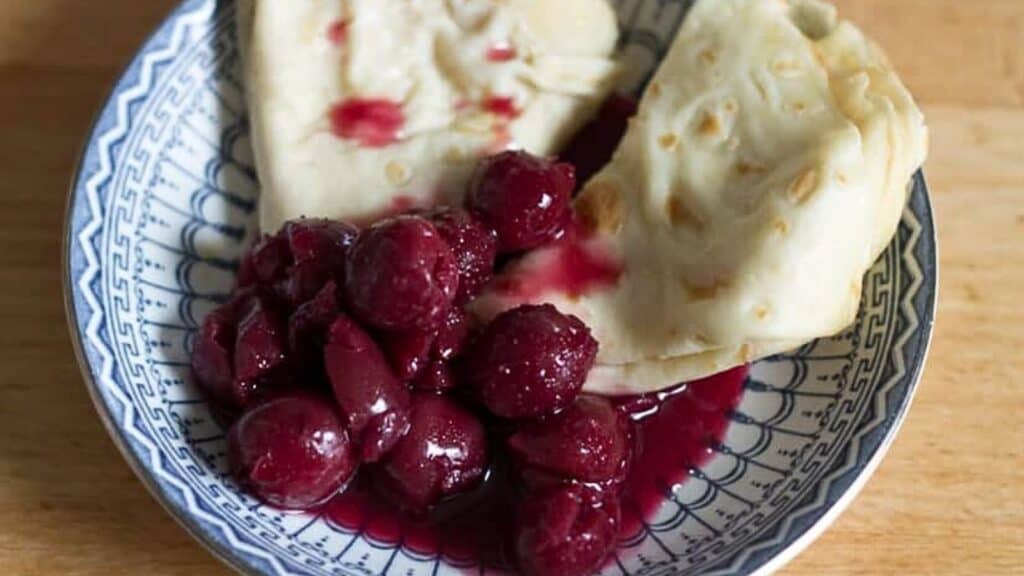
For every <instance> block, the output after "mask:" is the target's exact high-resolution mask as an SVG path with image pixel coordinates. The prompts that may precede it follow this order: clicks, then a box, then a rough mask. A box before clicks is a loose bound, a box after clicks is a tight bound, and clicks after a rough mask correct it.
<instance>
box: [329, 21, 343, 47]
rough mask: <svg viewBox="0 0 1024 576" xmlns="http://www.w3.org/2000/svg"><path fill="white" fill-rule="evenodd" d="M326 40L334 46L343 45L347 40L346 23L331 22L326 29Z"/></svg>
mask: <svg viewBox="0 0 1024 576" xmlns="http://www.w3.org/2000/svg"><path fill="white" fill-rule="evenodd" d="M327 40H328V41H329V42H330V43H331V44H333V45H335V46H342V45H343V44H345V41H346V40H348V22H347V21H345V20H335V21H334V22H331V25H330V26H328V27H327Z"/></svg>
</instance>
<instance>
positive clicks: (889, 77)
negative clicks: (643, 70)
mask: <svg viewBox="0 0 1024 576" xmlns="http://www.w3.org/2000/svg"><path fill="white" fill-rule="evenodd" d="M926 149H927V130H926V128H925V125H924V119H923V117H922V114H921V112H920V111H919V109H918V108H917V106H916V104H915V103H914V100H913V98H912V97H911V95H910V93H909V92H908V91H907V89H906V88H905V87H904V85H903V84H902V83H901V82H900V80H899V78H898V77H897V75H896V73H895V72H894V71H893V69H892V67H891V66H890V64H889V62H888V60H887V59H886V57H885V55H884V54H883V53H882V51H881V50H880V49H879V48H878V47H877V46H875V45H874V44H873V43H871V42H870V41H869V40H868V39H867V38H865V37H864V35H863V34H862V33H861V32H860V31H859V30H858V29H857V28H855V27H854V26H853V25H852V24H850V23H848V22H839V21H838V20H837V18H836V12H835V9H834V8H832V7H831V6H830V5H828V4H825V3H823V2H818V1H812V0H802V1H795V2H790V3H788V4H787V3H785V2H780V1H775V0H700V1H698V2H697V4H696V5H695V6H694V7H693V8H692V10H691V12H690V14H689V15H688V16H687V19H686V21H685V23H684V25H683V26H682V28H681V30H680V32H679V33H678V36H677V38H676V39H675V41H674V42H673V44H672V46H671V48H670V50H669V52H668V54H667V55H666V57H665V58H664V60H663V61H662V63H661V65H660V68H659V69H658V70H657V72H656V73H655V75H654V77H653V79H652V80H651V82H650V84H649V85H648V88H647V90H646V93H645V94H644V96H643V99H642V101H641V103H640V109H639V112H638V114H637V116H636V117H635V118H634V119H633V120H632V121H631V123H630V126H629V129H628V130H627V133H626V135H625V136H624V138H623V140H622V142H621V144H620V145H619V148H618V150H617V151H616V153H615V155H614V157H613V159H612V161H611V163H610V164H609V165H608V166H607V167H605V168H604V169H603V170H602V171H601V172H599V173H598V174H597V175H596V176H595V177H594V178H593V179H592V180H591V181H589V182H588V183H587V184H586V186H585V188H584V190H583V192H582V193H581V195H580V196H579V198H578V199H577V201H576V209H577V212H578V214H579V215H580V218H581V220H582V221H583V222H584V223H585V224H586V225H587V226H588V227H589V229H590V230H591V232H592V236H591V237H589V238H588V239H587V240H586V241H585V242H584V243H583V245H584V246H585V248H586V249H587V250H590V251H592V252H596V253H601V254H605V255H606V257H607V258H609V259H611V260H614V261H615V262H617V263H618V265H619V266H620V267H621V274H620V275H619V276H618V278H617V280H616V281H615V282H614V283H612V284H611V285H608V286H592V287H590V289H589V290H583V291H574V292H572V293H569V292H567V291H565V290H559V289H553V290H548V291H546V292H541V293H531V294H528V295H526V296H524V295H523V294H520V293H516V292H515V291H509V290H506V289H504V288H502V287H507V286H515V285H522V284H523V283H524V282H527V283H528V279H529V278H530V277H531V276H539V275H544V274H546V271H545V270H544V267H545V266H548V265H549V263H550V261H551V260H552V258H551V257H550V255H548V254H545V252H544V251H540V252H538V253H534V254H531V255H530V256H528V257H527V258H525V259H524V260H523V261H521V262H519V263H518V264H516V265H514V266H512V267H511V269H510V270H509V271H508V272H507V275H506V277H505V278H499V280H498V282H497V283H496V284H495V286H496V288H493V289H492V290H491V291H490V292H489V293H488V294H486V295H485V296H484V297H483V298H482V299H481V300H479V301H478V302H477V304H476V307H475V310H476V312H477V313H478V314H479V315H481V316H483V317H485V318H487V317H490V316H493V315H494V314H496V313H497V312H499V311H501V310H504V309H507V308H510V307H513V306H516V305H519V304H522V303H524V302H549V303H552V304H555V305H556V306H557V307H558V308H559V309H560V310H561V311H562V312H564V313H569V314H574V315H576V316H578V317H579V318H581V319H582V320H583V321H584V322H586V323H587V325H588V326H590V328H591V329H592V330H593V332H594V336H595V338H596V339H597V340H598V342H599V343H600V352H599V355H598V366H597V368H595V370H594V371H593V373H592V374H591V377H590V379H589V380H588V382H587V384H586V389H587V390H589V391H591V392H599V393H606V394H623V393H638V392H645V391H651V390H657V389H660V388H664V387H666V386H669V385H672V384H675V383H678V382H681V381H685V380H689V379H693V378H699V377H702V376H706V375H709V374H712V373H715V372H719V371H721V370H724V369H727V368H730V367H732V366H735V365H738V364H741V363H745V362H749V361H752V360H756V359H758V358H761V357H764V356H767V355H770V354H774V353H778V352H782V351H785V350H787V349H790V348H793V347H795V346H798V345H800V344H801V343H804V342H807V341H809V340H812V339H815V338H819V337H823V336H829V335H832V334H835V333H837V332H839V331H841V330H842V329H844V328H845V327H846V326H848V325H849V324H850V323H851V322H852V321H853V320H854V318H855V315H856V313H857V309H858V304H859V301H860V295H861V290H862V281H863V276H864V273H865V272H866V271H867V269H868V268H869V267H870V266H871V265H872V263H873V262H874V260H875V259H876V258H877V257H878V255H879V254H880V253H881V252H882V250H883V249H884V248H885V247H886V246H887V245H888V243H889V241H890V240H891V239H892V237H893V235H894V233H895V231H896V227H897V225H898V223H899V220H900V216H901V213H902V210H903V207H904V205H905V203H906V200H907V193H908V192H907V191H908V187H907V185H908V181H909V180H910V178H911V176H912V175H913V173H914V172H915V171H916V170H917V169H918V167H919V166H921V164H922V162H923V161H924V159H925V155H926ZM560 249H561V248H558V247H555V248H550V249H548V250H549V251H556V250H560ZM510 280H511V281H510Z"/></svg>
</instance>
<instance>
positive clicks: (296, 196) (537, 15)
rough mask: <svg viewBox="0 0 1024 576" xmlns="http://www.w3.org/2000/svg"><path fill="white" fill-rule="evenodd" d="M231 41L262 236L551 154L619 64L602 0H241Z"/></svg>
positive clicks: (398, 203)
mask: <svg viewBox="0 0 1024 576" xmlns="http://www.w3.org/2000/svg"><path fill="white" fill-rule="evenodd" d="M239 39H240V44H241V48H242V52H243V57H244V58H243V59H244V63H245V64H244V65H245V76H246V87H247V93H248V100H249V111H250V120H251V124H252V137H253V145H254V149H255V156H256V164H257V169H258V172H259V176H260V180H261V185H262V194H261V196H260V225H261V228H262V229H263V230H264V231H266V232H272V231H274V230H276V229H277V228H278V227H279V226H280V225H281V224H282V223H283V222H285V221H286V220H288V219H291V218H295V217H299V216H310V217H314V216H315V217H329V218H345V219H349V220H357V221H359V220H364V221H369V220H373V219H375V218H377V217H380V216H382V215H386V214H388V213H391V212H396V211H400V210H403V209H409V208H413V207H417V206H430V205H433V204H437V203H448V204H458V203H460V201H461V199H462V196H463V195H464V193H465V184H466V181H467V180H468V177H469V175H470V173H471V171H472V168H473V166H474V164H475V162H476V160H478V159H479V158H480V157H481V156H483V155H486V154H489V153H494V152H497V151H499V150H502V149H506V148H525V149H526V150H528V151H530V152H533V153H535V154H542V155H545V154H551V153H553V152H555V151H556V150H558V149H559V148H560V147H561V146H562V145H564V143H565V141H566V140H567V138H568V137H570V136H571V135H572V134H573V133H574V132H575V131H576V130H577V129H578V128H579V127H580V126H581V125H582V124H583V123H584V122H586V121H587V119H588V118H589V116H590V115H591V114H592V112H593V111H594V110H595V109H596V107H597V106H598V105H599V104H600V103H601V101H602V100H603V99H604V97H605V96H606V94H607V93H608V91H609V90H610V88H611V87H612V85H613V83H614V79H615V76H616V72H617V65H616V63H615V62H614V61H613V60H612V59H611V58H610V54H611V53H612V51H613V50H614V48H615V45H616V43H617V39H618V29H617V24H616V21H615V15H614V13H613V12H612V10H611V8H610V7H609V5H608V4H607V2H606V1H605V0H571V1H560V2H558V3H550V2H543V1H542V0H504V1H500V0H405V1H402V0H245V1H243V2H241V3H240V5H239ZM356 101H358V102H364V103H365V102H366V101H370V102H372V103H375V104H374V106H376V107H375V108H368V107H367V106H363V108H360V109H359V110H361V112H360V114H361V116H360V119H359V122H364V123H363V124H360V123H358V122H356V123H355V124H353V121H351V120H349V121H348V122H349V125H352V126H354V127H352V128H350V129H346V128H345V127H344V125H343V126H342V128H341V129H340V130H339V129H338V124H337V122H338V120H337V118H349V116H338V115H337V114H338V113H337V111H338V110H342V105H343V104H345V103H351V102H356ZM382 101H383V102H385V103H386V104H389V105H390V106H391V107H390V108H388V107H383V108H381V106H380V105H379V103H380V102H382ZM365 122H369V123H370V126H369V127H367V126H366V124H365ZM374 122H376V123H377V124H376V125H378V126H383V129H388V130H391V131H392V132H393V134H390V133H388V132H382V130H383V129H378V128H374ZM339 134H341V135H339Z"/></svg>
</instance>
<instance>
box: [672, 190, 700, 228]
mask: <svg viewBox="0 0 1024 576" xmlns="http://www.w3.org/2000/svg"><path fill="white" fill-rule="evenodd" d="M665 210H666V211H667V212H668V220H669V222H671V223H672V225H673V226H686V227H688V228H694V229H696V230H700V229H701V228H703V227H704V221H703V220H702V219H701V218H700V217H699V216H697V214H696V213H694V211H693V210H690V207H689V206H687V205H686V201H685V200H683V199H682V198H680V197H679V196H678V195H674V196H669V199H668V202H666V205H665Z"/></svg>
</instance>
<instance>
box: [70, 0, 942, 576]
mask: <svg viewBox="0 0 1024 576" xmlns="http://www.w3.org/2000/svg"><path fill="white" fill-rule="evenodd" d="M615 5H616V7H617V9H618V13H619V15H620V17H621V24H622V28H623V30H624V35H623V36H624V44H623V47H622V48H623V53H624V57H626V58H629V59H631V60H632V61H633V62H634V63H635V64H636V65H635V66H631V67H630V68H631V70H633V71H634V72H635V73H636V77H634V78H631V79H629V80H630V82H631V83H632V87H633V88H638V87H640V86H642V85H643V84H644V83H645V81H646V78H647V75H648V74H649V72H650V70H653V68H654V65H655V64H656V63H657V61H658V59H660V57H661V55H662V54H663V51H664V49H665V47H666V45H667V42H668V40H669V39H671V37H672V36H673V33H674V31H675V30H676V28H677V27H678V26H679V24H680V23H681V22H682V20H683V18H684V16H685V13H686V10H687V9H688V7H689V5H690V2H688V1H666V0H622V1H619V2H616V3H615ZM232 26H233V5H232V3H231V2H227V1H215V0H189V1H187V2H185V3H184V4H182V5H181V6H180V7H179V8H178V9H177V10H176V11H175V12H174V14H172V15H171V17H170V18H169V19H168V21H167V22H166V23H165V24H164V25H163V26H161V28H160V29H159V30H158V31H157V32H156V33H155V34H154V36H153V37H152V38H151V39H150V40H149V41H148V42H147V44H146V46H145V48H144V49H143V50H142V51H141V52H140V53H139V55H138V56H137V57H136V58H135V60H134V61H133V62H132V63H131V64H130V65H129V67H128V69H127V70H126V71H125V73H124V75H123V76H122V78H121V79H120V80H119V82H118V83H117V85H116V87H115V88H114V91H113V95H112V97H111V98H110V99H109V101H108V103H107V104H106V105H105V106H104V108H103V110H102V111H101V113H100V115H99V116H98V118H97V121H96V126H95V128H94V131H93V134H92V136H91V137H90V140H89V144H88V146H87V148H86V150H85V153H84V155H83V158H82V161H81V166H80V169H79V173H78V177H77V178H76V182H75V184H74V188H73V189H72V192H71V196H70V198H69V204H68V214H67V231H66V238H65V242H66V246H65V271H66V278H65V282H66V286H65V293H66V299H67V307H68V316H69V323H70V326H71V330H72V333H73V334H72V336H73V338H72V340H73V341H74V343H75V346H76V352H77V353H78V355H79V360H80V363H81V365H82V368H83V374H84V375H85V377H86V381H87V383H88V387H89V390H90V393H91V394H92V396H93V399H94V402H95V403H96V406H97V409H98V411H99V412H100V414H101V416H102V417H103V420H104V423H105V424H106V426H107V428H108V430H109V431H110V433H111V436H112V437H113V438H114V440H115V442H116V443H117V444H118V446H119V448H120V449H121V450H122V452H123V453H124V454H125V457H126V459H127V460H128V461H129V463H130V464H131V465H132V466H133V468H134V469H135V471H136V472H137V474H138V475H139V477H140V478H141V479H142V480H143V481H144V483H145V484H146V485H147V487H148V488H149V489H150V490H151V491H152V492H153V494H154V495H155V496H156V497H157V499H158V500H159V501H161V502H162V503H163V504H164V505H165V506H166V507H167V508H168V509H169V511H170V512H171V514H172V515H173V516H174V517H175V518H177V519H178V520H179V521H180V522H181V523H182V524H183V525H184V526H185V527H186V528H187V529H188V530H189V531H190V532H191V533H192V534H193V535H195V536H196V537H197V538H198V539H199V540H200V541H202V542H203V543H204V544H205V545H206V546H207V547H208V548H210V549H211V551H213V552H214V553H215V554H217V555H218V556H220V557H221V558H222V559H224V560H225V561H226V562H228V563H230V564H231V565H233V566H234V567H236V568H237V569H239V570H242V571H244V572H248V573H253V574H339V575H346V574H368V575H376V574H409V575H413V574H421V573H422V574H426V573H437V572H438V571H441V572H445V571H447V570H449V568H450V565H449V564H446V563H445V562H444V561H445V559H443V558H439V557H438V558H434V557H431V558H426V557H420V556H417V555H415V554H411V553H409V552H407V551H404V550H400V549H396V548H393V547H389V546H382V545H379V544H375V543H374V542H372V541H369V540H367V539H366V538H364V537H362V535H360V534H358V533H356V534H353V533H348V532H345V531H343V530H340V529H339V528H338V527H335V526H331V525H329V524H328V523H326V522H324V521H323V520H322V519H319V518H316V517H310V516H303V515H283V514H280V513H277V512H275V511H273V510H269V509H265V508H263V507H261V506H260V505H259V504H258V503H256V502H254V501H252V500H251V499H249V498H248V497H247V496H246V495H245V494H244V493H242V492H240V491H238V490H236V489H235V487H234V486H233V485H232V484H231V482H230V480H229V479H227V478H226V477H225V476H224V474H223V438H222V433H221V431H220V429H219V428H218V427H217V425H216V423H215V422H214V420H213V418H212V417H211V416H210V415H209V414H208V412H207V411H206V407H205V404H204V403H203V402H202V400H201V398H200V397H199V395H198V394H197V393H196V390H195V388H194V386H193V385H192V383H191V382H190V381H189V376H188V374H187V368H186V367H187V355H188V350H189V349H190V346H191V336H192V334H193V333H194V329H195V327H196V326H197V324H198V322H199V321H200V320H201V318H202V316H203V315H204V314H205V313H206V311H208V310H209V309H210V307H212V306H213V305H215V304H216V302H217V301H218V300H219V299H221V298H222V297H223V294H224V292H225V291H226V289H227V287H228V286H229V285H230V282H231V278H230V275H231V270H233V269H234V264H235V258H236V257H237V255H238V253H239V251H240V250H241V248H242V247H243V246H244V245H245V244H246V243H247V241H248V240H249V239H250V238H251V236H252V234H253V232H254V228H255V222H254V218H253V210H254V200H255V194H256V190H257V184H256V182H255V172H254V170H253V169H252V161H251V157H250V154H251V152H250V151H249V147H248V140H247V138H248V126H247V124H246V119H245V114H244V102H243V100H242V95H241V93H242V91H241V85H240V82H239V80H238V77H237V53H236V48H235V46H234V34H233V30H232ZM912 187H913V189H912V194H911V200H910V203H909V205H908V207H907V210H906V212H905V214H904V218H903V221H902V223H901V225H900V229H899V231H898V234H897V237H896V238H895V240H894V242H893V245H892V246H891V247H890V249H889V250H888V251H887V252H886V253H885V255H883V257H882V258H881V259H880V260H879V262H878V263H877V264H876V266H875V267H874V268H873V269H872V271H871V272H869V274H868V277H867V278H866V282H865V290H864V302H863V303H862V307H861V314H860V315H859V317H858V321H857V323H856V324H855V325H854V326H853V327H852V328H851V329H850V330H849V331H847V332H846V333H844V334H843V335H840V336H838V337H836V338H832V339H827V340H821V341H818V342H815V343H812V344H809V345H807V346H805V347H803V348H801V349H800V350H797V351H795V352H793V353H790V354H783V355H780V356H778V357H775V358H770V359H767V360H765V361H762V362H759V363H758V364H757V365H756V366H755V367H754V370H753V372H752V377H751V379H750V380H749V381H748V383H747V392H746V395H745V397H744V400H743V403H742V404H741V405H740V407H739V409H738V411H737V412H736V414H735V415H734V417H733V424H732V426H731V427H730V430H729V433H728V436H727V438H726V440H725V442H724V443H723V445H722V446H719V447H717V452H718V454H717V455H716V457H715V458H713V459H712V460H711V461H710V462H709V463H708V465H706V466H704V467H702V468H701V469H700V470H695V471H694V472H693V475H692V478H691V479H690V480H689V481H688V482H686V483H684V484H682V485H680V486H676V487H672V490H671V492H670V493H667V494H666V504H665V506H663V507H662V509H661V510H660V511H659V512H658V514H657V515H656V517H655V518H653V519H652V520H651V521H650V522H649V523H648V524H647V525H646V526H645V527H644V529H643V530H642V531H641V532H640V533H638V534H636V535H634V536H633V537H630V538H626V539H625V540H624V541H623V543H622V546H621V547H620V550H619V553H618V555H617V558H616V560H617V563H616V565H615V566H614V567H612V568H610V569H609V573H616V574H649V575H666V576H667V575H682V574H697V573H700V574H722V575H733V574H748V573H753V572H755V571H757V570H759V569H760V568H762V567H764V566H766V565H768V564H769V563H770V562H771V561H772V560H773V559H775V558H776V557H778V556H779V555H780V554H783V553H784V552H785V551H787V550H789V549H791V548H792V547H794V546H796V545H798V544H799V542H800V541H801V538H802V537H804V536H805V535H806V534H809V533H811V532H812V531H813V530H814V527H815V526H816V525H818V524H819V523H821V522H822V521H823V519H825V518H827V515H828V514H829V512H830V511H831V510H833V508H834V507H836V506H837V503H839V502H840V500H841V499H842V498H843V497H844V495H847V494H848V493H849V492H850V491H851V489H854V488H855V487H856V486H857V485H858V484H859V483H860V482H862V481H863V480H864V476H865V475H866V474H867V473H868V472H869V471H870V468H871V463H872V462H876V461H877V459H878V458H879V457H880V456H881V452H882V451H884V448H885V447H886V446H887V445H888V442H889V441H890V440H891V438H892V436H893V434H895V431H896V429H897V427H898V425H899V423H900V421H901V420H902V418H903V416H904V414H905V411H906V409H907V407H908V405H909V402H910V400H911V397H912V395H913V389H914V387H915V385H916V383H917V380H918V377H919V375H920V370H921V368H922V367H923V364H924V357H925V355H926V352H927V348H928V342H929V338H930V334H931V324H932V319H933V317H934V305H935V296H936V277H937V269H936V247H935V238H934V231H933V228H932V218H931V210H930V206H929V204H928V197H927V191H926V186H925V183H924V179H923V176H922V175H920V174H918V175H917V176H916V177H915V180H914V182H913V183H912Z"/></svg>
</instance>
